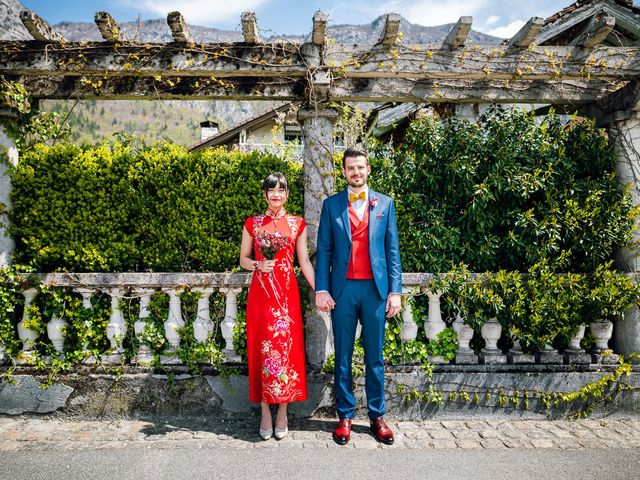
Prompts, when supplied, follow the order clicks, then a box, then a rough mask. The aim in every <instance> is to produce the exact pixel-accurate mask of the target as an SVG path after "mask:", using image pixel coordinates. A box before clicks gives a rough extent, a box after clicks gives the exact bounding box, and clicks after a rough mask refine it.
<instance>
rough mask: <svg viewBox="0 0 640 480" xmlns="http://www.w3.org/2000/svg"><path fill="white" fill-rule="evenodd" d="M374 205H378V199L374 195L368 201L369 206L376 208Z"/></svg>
mask: <svg viewBox="0 0 640 480" xmlns="http://www.w3.org/2000/svg"><path fill="white" fill-rule="evenodd" d="M376 205H378V199H377V198H376V197H373V198H372V199H371V200H370V201H369V208H376Z"/></svg>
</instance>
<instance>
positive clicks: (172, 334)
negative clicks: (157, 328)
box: [160, 288, 184, 365]
mask: <svg viewBox="0 0 640 480" xmlns="http://www.w3.org/2000/svg"><path fill="white" fill-rule="evenodd" d="M165 292H166V293H167V294H168V295H169V315H168V316H167V320H166V321H165V322H164V336H165V337H166V339H167V341H168V342H169V348H168V349H167V350H166V351H165V354H164V355H161V356H160V362H162V363H163V364H167V365H179V364H181V363H182V361H181V360H180V358H178V356H177V353H178V347H179V346H180V332H178V329H180V328H182V327H184V320H183V319H182V309H181V305H180V303H181V302H180V296H179V295H180V293H181V291H180V289H177V288H170V289H167V290H165Z"/></svg>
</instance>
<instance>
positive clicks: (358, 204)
mask: <svg viewBox="0 0 640 480" xmlns="http://www.w3.org/2000/svg"><path fill="white" fill-rule="evenodd" d="M347 190H348V192H349V195H351V194H352V193H353V194H356V193H355V192H354V191H352V190H351V189H350V188H348V189H347ZM356 195H357V194H356ZM368 204H369V187H367V186H365V187H364V200H356V201H355V202H353V203H352V204H351V206H352V207H353V209H354V210H355V211H356V215H358V218H359V219H360V221H362V219H363V218H364V214H365V212H366V211H367V205H368Z"/></svg>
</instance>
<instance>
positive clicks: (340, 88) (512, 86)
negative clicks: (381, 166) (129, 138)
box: [6, 75, 615, 105]
mask: <svg viewBox="0 0 640 480" xmlns="http://www.w3.org/2000/svg"><path fill="white" fill-rule="evenodd" d="M6 78H7V79H8V80H16V81H19V82H20V83H21V84H23V85H24V86H25V88H26V89H27V91H28V92H29V93H30V94H31V95H32V96H33V97H34V98H37V99H69V98H73V99H121V100H171V99H183V100H186V99H196V100H198V99H203V100H206V99H228V100H283V101H293V100H304V99H305V91H306V90H308V86H307V82H306V81H305V79H303V78H273V77H264V78H260V77H243V78H232V79H228V78H227V79H212V78H211V77H210V76H206V77H180V78H176V77H166V78H158V79H156V78H148V77H146V78H145V77H142V78H141V77H136V76H130V77H107V78H105V77H103V76H101V75H96V76H85V77H77V76H51V75H43V76H26V77H6ZM614 90H615V84H614V83H612V82H607V81H600V80H590V81H586V80H581V81H552V82H547V81H526V80H515V81H506V80H486V81H479V80H461V79H449V80H432V79H391V78H378V79H362V78H338V79H334V80H333V81H332V84H331V87H330V88H329V90H328V92H327V93H326V95H327V96H326V97H324V96H323V92H319V94H320V95H318V97H322V98H325V99H328V100H329V101H344V102H347V101H349V102H386V101H395V102H454V103H468V102H476V103H487V102H496V103H553V104H556V105H584V104H591V103H593V102H595V101H597V100H599V99H601V98H603V97H605V96H606V95H608V94H610V93H611V92H613V91H614ZM319 99H320V98H319Z"/></svg>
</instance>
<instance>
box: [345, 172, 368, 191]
mask: <svg viewBox="0 0 640 480" xmlns="http://www.w3.org/2000/svg"><path fill="white" fill-rule="evenodd" d="M346 180H347V185H349V186H350V187H353V188H359V187H362V186H364V185H366V184H367V175H360V178H357V179H354V178H347V179H346Z"/></svg>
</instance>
